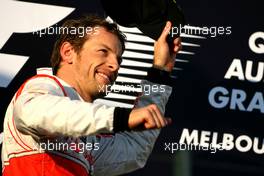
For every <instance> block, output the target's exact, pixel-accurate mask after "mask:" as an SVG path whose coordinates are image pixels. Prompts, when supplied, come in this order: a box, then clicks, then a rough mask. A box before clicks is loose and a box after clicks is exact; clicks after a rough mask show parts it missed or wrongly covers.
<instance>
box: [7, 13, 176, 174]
mask: <svg viewBox="0 0 264 176" xmlns="http://www.w3.org/2000/svg"><path fill="white" fill-rule="evenodd" d="M63 27H64V28H71V29H72V28H79V27H81V28H89V29H92V30H89V32H86V33H87V34H86V35H85V36H83V35H82V34H74V33H71V32H70V33H67V32H66V33H65V32H62V33H61V35H60V37H59V39H58V40H57V42H56V43H55V46H54V50H53V54H52V59H51V63H52V67H53V73H54V75H53V74H52V72H50V73H48V72H47V71H46V70H45V69H43V70H44V71H45V73H44V72H42V73H38V74H37V75H36V76H34V77H32V78H31V79H29V80H28V81H26V82H25V83H24V84H23V85H22V86H21V87H20V89H19V90H18V91H17V93H16V94H15V96H14V98H13V99H12V101H11V103H10V105H9V107H8V109H7V112H6V117H5V122H4V142H3V148H2V162H3V166H4V167H3V175H4V176H9V175H16V176H19V175H27V176H29V175H36V176H38V175H47V176H56V175H66V176H74V175H76V176H77V175H78V176H87V175H93V174H94V175H97V176H104V175H108V176H109V175H119V174H124V173H128V172H131V171H133V170H136V169H138V168H142V167H143V166H144V165H145V163H146V161H147V159H148V156H149V154H150V153H151V151H152V149H153V146H154V143H155V141H156V139H157V137H158V135H159V131H160V128H163V127H165V126H166V125H168V124H169V123H170V122H171V119H168V118H165V117H164V112H165V105H166V103H167V101H168V98H169V96H170V93H171V89H172V88H171V87H170V86H169V85H168V84H169V83H170V79H169V73H170V72H171V71H172V69H173V65H174V62H175V56H176V53H177V52H178V51H179V49H180V48H181V46H180V39H175V40H174V42H173V43H172V46H169V45H168V43H167V42H166V37H167V35H168V33H169V30H170V29H171V23H170V22H167V25H166V26H165V28H164V30H163V32H162V34H161V36H160V38H159V39H158V40H157V42H155V46H154V48H155V51H154V62H153V67H152V68H150V69H149V71H148V76H147V78H146V80H143V81H142V83H141V84H142V86H144V85H148V86H153V85H160V84H164V89H165V92H164V91H163V92H151V94H150V95H149V94H144V92H143V94H142V95H141V96H140V97H138V100H137V103H136V105H135V107H134V108H133V109H126V108H120V107H109V106H106V105H102V104H99V103H95V102H94V100H95V99H97V98H100V97H103V96H104V95H105V92H104V91H100V90H101V89H100V88H101V87H108V86H109V85H111V84H113V82H114V81H115V79H116V77H117V73H118V69H119V67H120V63H121V55H122V53H123V51H124V49H125V45H124V42H125V37H124V35H123V34H122V33H121V32H120V31H119V30H118V28H117V26H116V24H113V23H109V22H107V21H105V20H104V19H101V18H99V17H96V16H87V17H85V18H81V19H77V20H68V21H66V22H65V23H64V25H63ZM62 30H63V29H62ZM43 70H42V71H43ZM164 70H166V71H164Z"/></svg>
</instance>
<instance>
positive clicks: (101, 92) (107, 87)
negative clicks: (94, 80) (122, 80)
mask: <svg viewBox="0 0 264 176" xmlns="http://www.w3.org/2000/svg"><path fill="white" fill-rule="evenodd" d="M111 86H112V84H99V85H98V95H97V96H98V97H100V98H102V97H104V96H106V95H107V94H109V93H110V92H111Z"/></svg>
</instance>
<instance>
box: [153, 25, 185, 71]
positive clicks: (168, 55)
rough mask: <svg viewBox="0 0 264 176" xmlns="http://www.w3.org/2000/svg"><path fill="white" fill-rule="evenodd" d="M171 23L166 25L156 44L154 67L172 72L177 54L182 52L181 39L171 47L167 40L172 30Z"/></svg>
mask: <svg viewBox="0 0 264 176" xmlns="http://www.w3.org/2000/svg"><path fill="white" fill-rule="evenodd" d="M171 25H172V24H171V22H170V21H168V22H167V23H166V26H165V28H164V29H163V31H162V33H161V35H160V37H159V39H158V40H157V41H156V42H155V43H154V61H153V66H154V67H157V68H160V69H162V70H166V71H168V72H171V71H172V69H173V67H174V63H175V57H176V54H177V53H178V52H179V51H180V50H181V38H180V37H179V38H176V39H174V41H173V42H172V43H171V44H170V45H171V46H169V44H168V42H167V41H166V38H167V36H168V34H169V32H170V30H171Z"/></svg>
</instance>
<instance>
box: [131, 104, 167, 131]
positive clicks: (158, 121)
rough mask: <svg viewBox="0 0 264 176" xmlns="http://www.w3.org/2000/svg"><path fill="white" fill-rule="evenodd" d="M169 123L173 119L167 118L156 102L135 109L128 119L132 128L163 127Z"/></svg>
mask: <svg viewBox="0 0 264 176" xmlns="http://www.w3.org/2000/svg"><path fill="white" fill-rule="evenodd" d="M169 124H171V119H170V118H165V117H164V116H163V115H162V114H161V112H160V110H159V108H158V107H157V105H155V104H151V105H148V106H146V107H143V108H136V109H133V110H132V111H131V113H130V115H129V120H128V126H129V128H130V129H131V130H144V129H155V128H163V127H165V126H167V125H169Z"/></svg>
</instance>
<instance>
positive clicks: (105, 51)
mask: <svg viewBox="0 0 264 176" xmlns="http://www.w3.org/2000/svg"><path fill="white" fill-rule="evenodd" d="M99 51H100V52H103V53H107V50H106V49H100V50H99Z"/></svg>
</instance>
